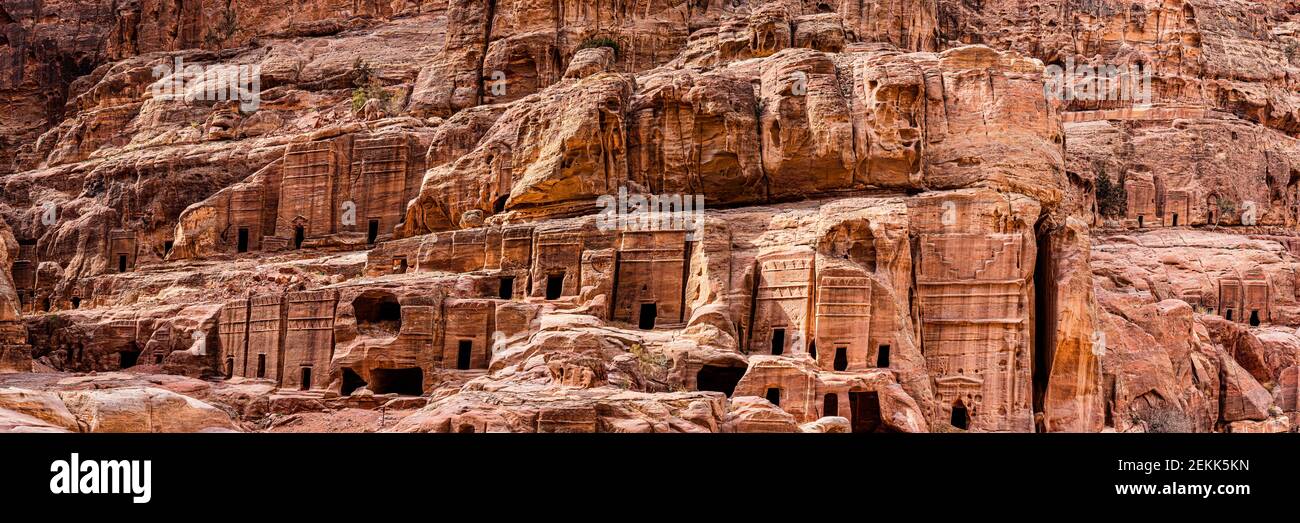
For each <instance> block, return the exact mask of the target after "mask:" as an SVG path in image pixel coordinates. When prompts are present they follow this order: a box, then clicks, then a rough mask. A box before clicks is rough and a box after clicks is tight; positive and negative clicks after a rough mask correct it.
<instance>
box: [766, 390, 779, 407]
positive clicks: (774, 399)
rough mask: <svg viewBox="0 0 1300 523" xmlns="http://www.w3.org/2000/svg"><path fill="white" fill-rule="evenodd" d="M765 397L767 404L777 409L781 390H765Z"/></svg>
mask: <svg viewBox="0 0 1300 523" xmlns="http://www.w3.org/2000/svg"><path fill="white" fill-rule="evenodd" d="M765 396H766V397H767V401H768V402H769V403H771V404H773V405H776V406H778V407H780V406H781V389H778V388H776V387H772V388H769V389H767V394H766V395H765Z"/></svg>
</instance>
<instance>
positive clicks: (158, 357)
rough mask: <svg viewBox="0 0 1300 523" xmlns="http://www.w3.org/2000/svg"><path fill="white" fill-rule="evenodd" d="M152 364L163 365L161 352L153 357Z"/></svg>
mask: <svg viewBox="0 0 1300 523" xmlns="http://www.w3.org/2000/svg"><path fill="white" fill-rule="evenodd" d="M153 364H154V365H162V364H163V354H162V353H161V352H159V353H158V354H154V355H153Z"/></svg>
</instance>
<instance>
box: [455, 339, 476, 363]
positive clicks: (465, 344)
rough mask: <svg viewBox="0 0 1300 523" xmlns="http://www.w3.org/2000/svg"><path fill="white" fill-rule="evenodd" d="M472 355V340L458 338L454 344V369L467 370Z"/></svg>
mask: <svg viewBox="0 0 1300 523" xmlns="http://www.w3.org/2000/svg"><path fill="white" fill-rule="evenodd" d="M473 357H474V341H473V340H460V342H459V343H457V345H456V370H469V367H470V362H471V360H472V359H473Z"/></svg>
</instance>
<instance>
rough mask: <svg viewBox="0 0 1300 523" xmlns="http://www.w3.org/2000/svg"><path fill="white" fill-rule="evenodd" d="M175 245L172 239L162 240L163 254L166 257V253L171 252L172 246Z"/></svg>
mask: <svg viewBox="0 0 1300 523" xmlns="http://www.w3.org/2000/svg"><path fill="white" fill-rule="evenodd" d="M175 246H176V242H174V241H171V240H167V241H165V242H163V256H164V257H166V256H167V255H168V254H171V253H172V247H175Z"/></svg>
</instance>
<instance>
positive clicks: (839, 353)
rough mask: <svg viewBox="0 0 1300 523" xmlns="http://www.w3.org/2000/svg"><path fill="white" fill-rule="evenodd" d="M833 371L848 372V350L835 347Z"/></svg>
mask: <svg viewBox="0 0 1300 523" xmlns="http://www.w3.org/2000/svg"><path fill="white" fill-rule="evenodd" d="M832 368H834V369H835V370H848V368H849V348H848V347H835V366H834V367H832Z"/></svg>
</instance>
